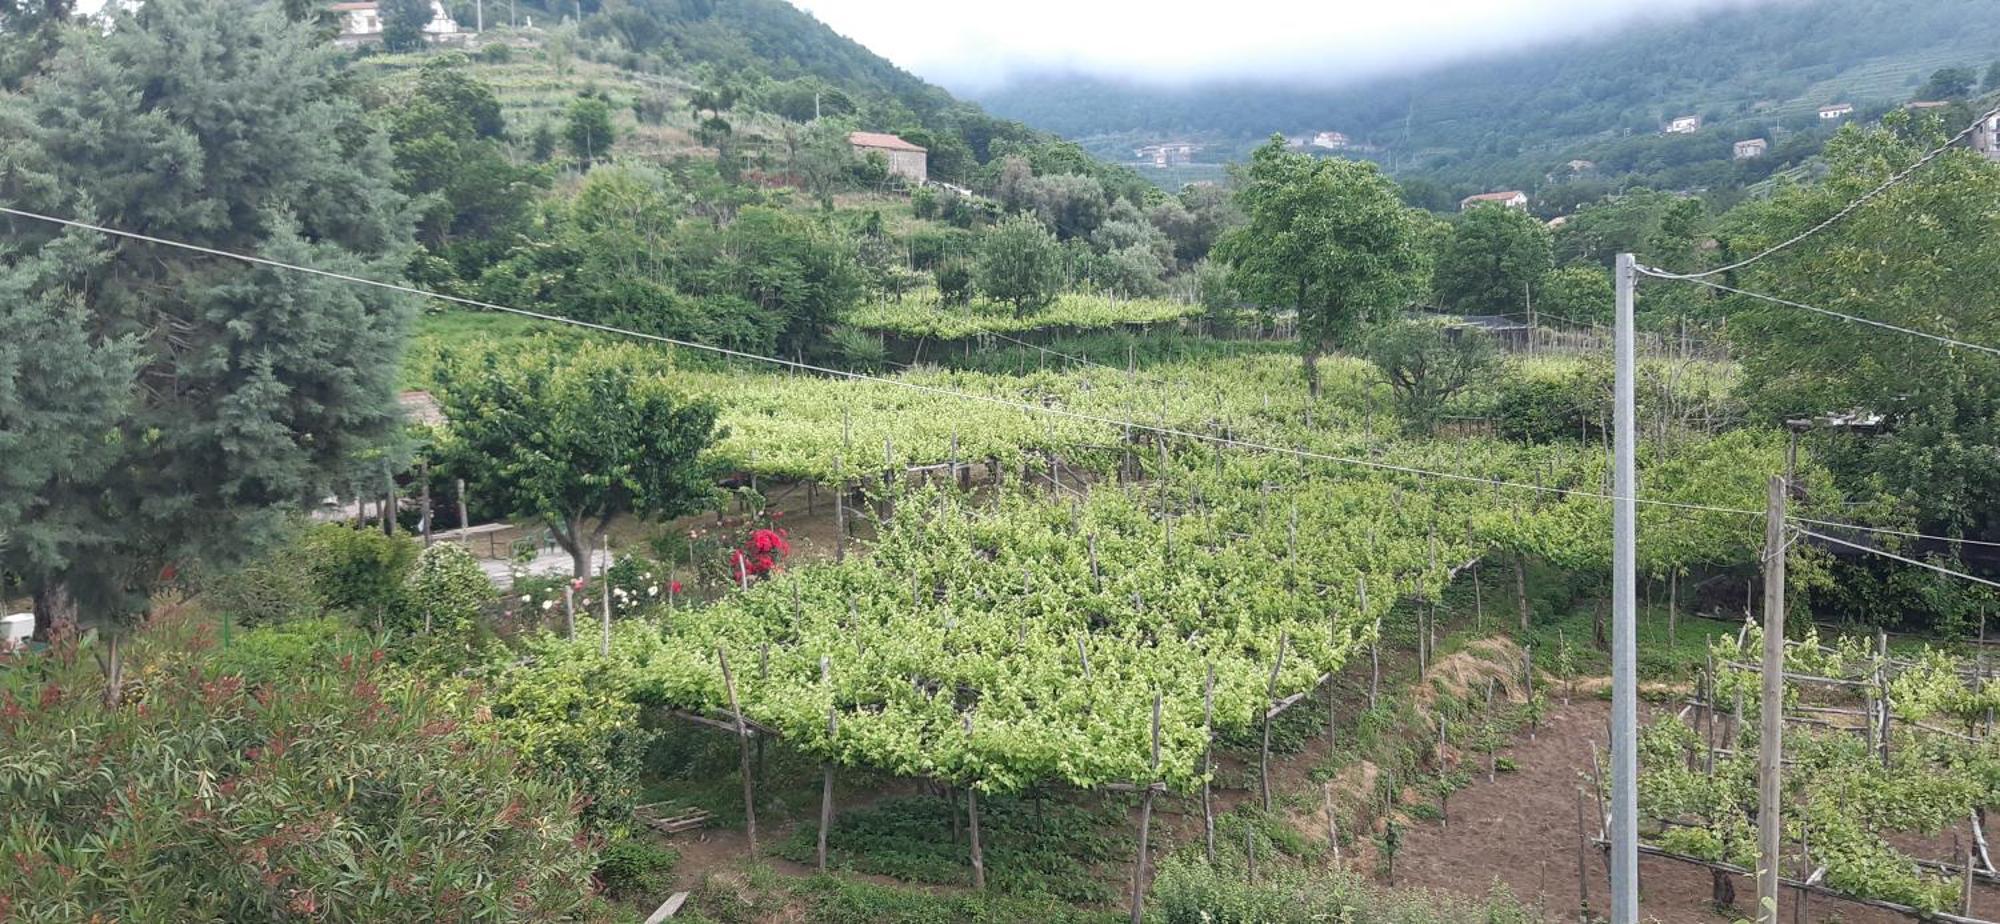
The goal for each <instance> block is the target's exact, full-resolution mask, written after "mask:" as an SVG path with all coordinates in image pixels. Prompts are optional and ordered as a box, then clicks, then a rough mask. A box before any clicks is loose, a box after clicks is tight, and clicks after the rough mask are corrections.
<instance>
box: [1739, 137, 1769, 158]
mask: <svg viewBox="0 0 2000 924" xmlns="http://www.w3.org/2000/svg"><path fill="white" fill-rule="evenodd" d="M1770 149H1771V143H1770V142H1769V141H1765V140H1764V139H1762V138H1751V139H1749V140H1747V141H1738V142H1736V159H1737V160H1750V159H1752V158H1757V157H1763V156H1764V152H1765V151H1768V150H1770Z"/></svg>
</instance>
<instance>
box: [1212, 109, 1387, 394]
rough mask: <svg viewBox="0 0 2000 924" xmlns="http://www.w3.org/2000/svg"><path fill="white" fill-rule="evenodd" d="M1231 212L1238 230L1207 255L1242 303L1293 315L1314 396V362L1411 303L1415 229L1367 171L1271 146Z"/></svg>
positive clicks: (1248, 174) (1255, 160)
mask: <svg viewBox="0 0 2000 924" xmlns="http://www.w3.org/2000/svg"><path fill="white" fill-rule="evenodd" d="M1236 203H1237V206H1238V207H1239V208H1241V209H1242V210H1243V212H1244V214H1245V216H1246V217H1247V223H1246V224H1244V225H1242V226H1240V227H1237V228H1235V229H1233V230H1231V231H1230V232H1228V233H1227V234H1226V235H1224V236H1223V238H1222V241H1221V242H1220V243H1219V244H1217V245H1216V253H1217V255H1218V256H1220V257H1221V258H1222V259H1223V260H1224V261H1226V262H1227V263H1228V264H1229V266H1230V268H1231V270H1232V271H1233V275H1232V279H1233V280H1234V282H1235V284H1236V288H1237V291H1239V292H1241V293H1242V294H1243V295H1244V296H1245V297H1247V298H1249V299H1250V300H1252V301H1254V302H1257V303H1259V304H1261V305H1263V306H1265V307H1266V308H1267V309H1271V310H1280V309H1289V310H1291V311H1294V312H1297V314H1298V324H1299V337H1300V341H1301V348H1302V349H1303V351H1304V354H1305V362H1306V378H1307V383H1308V385H1309V387H1310V388H1311V389H1312V391H1313V392H1314V393H1315V394H1317V393H1318V391H1319V388H1320V381H1319V375H1318V373H1317V371H1316V370H1317V362H1318V359H1319V357H1320V356H1321V355H1322V354H1324V353H1326V352H1327V351H1329V350H1331V349H1332V348H1333V347H1334V345H1335V344H1337V343H1338V342H1340V341H1341V340H1342V339H1344V338H1345V337H1346V336H1347V335H1349V334H1350V333H1351V332H1352V331H1353V330H1354V329H1355V328H1356V326H1357V325H1359V324H1360V322H1362V321H1363V320H1365V319H1367V318H1368V317H1369V316H1370V315H1372V314H1374V313H1376V312H1379V311H1382V310H1384V309H1389V308H1396V307H1400V306H1401V305H1403V304H1404V303H1405V302H1407V301H1408V299H1409V298H1410V296H1411V295H1413V294H1414V293H1415V291H1416V286H1417V280H1418V278H1419V277H1420V274H1421V270H1422V269H1423V266H1422V264H1423V254H1422V252H1421V248H1420V247H1419V239H1420V236H1421V233H1420V230H1419V226H1418V224H1417V222H1416V220H1415V219H1414V218H1413V217H1412V216H1411V215H1410V214H1409V211H1408V210H1407V209H1405V208H1404V207H1403V204H1402V202H1401V201H1400V200H1398V198H1397V196H1396V188H1395V184H1394V183H1392V182H1390V181H1389V179H1388V178H1387V177H1386V176H1384V175H1383V174H1382V172H1381V171H1380V170H1379V169H1377V168H1376V167H1375V165H1373V164H1368V163H1363V162H1360V161H1348V160H1322V159H1319V158H1315V157H1312V156H1310V155H1307V154H1299V153H1295V152H1293V151H1290V150H1287V149H1286V147H1285V142H1284V139H1283V138H1281V137H1275V136H1274V137H1273V138H1272V139H1271V140H1270V141H1269V142H1267V143H1265V144H1264V145H1263V146H1262V147H1259V148H1258V149H1257V151H1256V153H1255V154H1254V155H1253V156H1252V158H1251V162H1250V167H1249V169H1248V170H1246V171H1245V172H1244V174H1243V183H1242V185H1241V186H1239V187H1238V189H1237V192H1236Z"/></svg>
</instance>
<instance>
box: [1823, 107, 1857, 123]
mask: <svg viewBox="0 0 2000 924" xmlns="http://www.w3.org/2000/svg"><path fill="white" fill-rule="evenodd" d="M1853 114H1854V105H1853V104H1852V103H1834V104H1833V105H1831V106H1821V107H1819V117H1820V121H1823V122H1831V121H1833V120H1834V119H1845V118H1847V117H1848V116H1851V115H1853Z"/></svg>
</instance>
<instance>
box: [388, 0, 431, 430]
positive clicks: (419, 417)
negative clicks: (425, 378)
mask: <svg viewBox="0 0 2000 924" xmlns="http://www.w3.org/2000/svg"><path fill="white" fill-rule="evenodd" d="M370 5H371V6H372V4H370ZM396 403H397V404H398V405H401V406H402V409H403V422H404V423H413V424H422V425H424V426H426V427H435V426H437V425H439V424H442V423H444V422H445V418H444V408H441V407H439V406H438V402H437V398H435V397H433V396H432V395H431V393H430V392H427V391H406V392H403V393H402V394H400V395H397V396H396Z"/></svg>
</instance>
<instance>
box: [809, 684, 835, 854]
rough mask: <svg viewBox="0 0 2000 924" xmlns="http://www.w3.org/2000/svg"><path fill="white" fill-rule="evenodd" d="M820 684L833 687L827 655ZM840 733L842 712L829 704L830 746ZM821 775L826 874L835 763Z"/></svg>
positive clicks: (821, 832) (821, 829)
mask: <svg viewBox="0 0 2000 924" xmlns="http://www.w3.org/2000/svg"><path fill="white" fill-rule="evenodd" d="M819 682H820V683H822V684H826V685H827V686H828V687H829V688H831V687H832V685H833V663H832V662H831V661H829V660H828V659H827V657H826V656H825V655H820V657H819ZM839 732H840V710H839V708H838V707H837V706H836V705H834V704H832V703H828V704H827V707H826V740H827V743H828V744H829V745H831V744H832V743H833V738H834V736H835V735H837V734H839ZM820 773H821V777H820V787H819V850H818V852H817V853H816V854H815V856H816V857H817V859H818V865H817V868H818V870H819V871H820V872H822V873H824V872H826V831H827V829H828V828H831V827H833V761H830V760H829V761H827V762H825V763H824V764H821V765H820Z"/></svg>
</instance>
